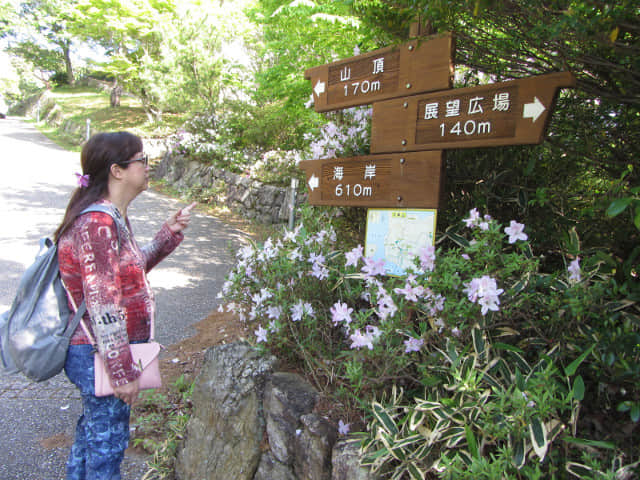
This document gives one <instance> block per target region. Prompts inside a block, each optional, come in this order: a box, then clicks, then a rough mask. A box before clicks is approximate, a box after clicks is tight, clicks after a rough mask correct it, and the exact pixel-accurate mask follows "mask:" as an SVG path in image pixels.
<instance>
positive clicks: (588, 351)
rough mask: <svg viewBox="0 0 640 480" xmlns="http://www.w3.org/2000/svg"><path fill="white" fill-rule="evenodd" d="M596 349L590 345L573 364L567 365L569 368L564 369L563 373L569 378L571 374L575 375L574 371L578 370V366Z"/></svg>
mask: <svg viewBox="0 0 640 480" xmlns="http://www.w3.org/2000/svg"><path fill="white" fill-rule="evenodd" d="M595 347H596V345H595V344H593V345H591V346H590V347H589V348H587V349H586V350H585V351H584V352H582V355H580V356H579V357H578V358H576V359H575V360H574V361H573V362H571V363H570V364H569V366H568V367H567V368H565V369H564V373H565V374H566V375H567V376H568V377H570V376H572V375H573V374H575V373H576V370H578V367H579V366H580V364H581V363H582V362H583V361H584V359H585V358H587V356H589V354H591V352H593V349H594V348H595Z"/></svg>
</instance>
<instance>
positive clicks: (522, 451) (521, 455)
mask: <svg viewBox="0 0 640 480" xmlns="http://www.w3.org/2000/svg"><path fill="white" fill-rule="evenodd" d="M526 458H527V456H526V440H525V439H524V437H523V438H518V439H516V441H515V442H513V464H514V465H515V467H516V468H517V469H518V470H520V469H521V468H522V467H523V466H524V462H525V460H526Z"/></svg>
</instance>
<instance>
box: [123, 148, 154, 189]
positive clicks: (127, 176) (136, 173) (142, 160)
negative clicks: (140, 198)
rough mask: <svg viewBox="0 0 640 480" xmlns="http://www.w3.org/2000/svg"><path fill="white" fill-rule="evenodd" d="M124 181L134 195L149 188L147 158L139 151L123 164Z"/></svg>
mask: <svg viewBox="0 0 640 480" xmlns="http://www.w3.org/2000/svg"><path fill="white" fill-rule="evenodd" d="M125 164H126V168H125V169H124V177H123V179H124V181H125V182H127V184H128V185H130V186H131V188H132V190H134V191H135V193H136V195H137V194H139V193H141V192H143V191H145V190H146V189H147V188H148V187H149V158H148V157H147V155H145V153H144V152H142V151H140V152H138V153H136V154H135V155H133V156H132V157H131V158H130V159H129V160H127V161H126V162H125Z"/></svg>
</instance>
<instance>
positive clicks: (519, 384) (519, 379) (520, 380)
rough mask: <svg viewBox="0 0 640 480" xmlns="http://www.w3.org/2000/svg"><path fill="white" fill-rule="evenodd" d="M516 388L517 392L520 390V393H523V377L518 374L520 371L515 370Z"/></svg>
mask: <svg viewBox="0 0 640 480" xmlns="http://www.w3.org/2000/svg"><path fill="white" fill-rule="evenodd" d="M516 387H518V390H520V391H521V392H524V391H525V390H526V386H525V384H524V377H523V376H522V374H521V373H520V369H516Z"/></svg>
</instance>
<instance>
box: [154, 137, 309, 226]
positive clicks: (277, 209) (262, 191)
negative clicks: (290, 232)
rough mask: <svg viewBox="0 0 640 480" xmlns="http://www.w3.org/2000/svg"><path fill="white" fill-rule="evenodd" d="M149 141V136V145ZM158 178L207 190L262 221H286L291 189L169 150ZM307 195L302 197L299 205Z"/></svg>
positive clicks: (158, 169)
mask: <svg viewBox="0 0 640 480" xmlns="http://www.w3.org/2000/svg"><path fill="white" fill-rule="evenodd" d="M146 146H147V141H146V140H145V148H146ZM153 176H154V178H155V179H157V180H159V179H163V180H165V181H166V182H168V183H169V184H170V185H172V186H173V187H175V188H178V189H190V190H192V191H200V192H206V193H207V194H208V195H210V196H212V197H214V199H215V201H216V203H218V204H220V205H225V206H227V207H229V209H231V210H233V211H236V212H238V213H240V214H241V215H243V216H244V217H245V218H249V219H255V220H257V221H259V222H261V223H286V222H287V221H288V219H289V212H290V205H291V195H292V193H291V189H290V188H282V187H275V186H273V185H264V184H262V183H260V182H258V181H256V180H252V179H251V178H249V177H247V176H244V175H237V174H235V173H231V172H227V171H225V170H221V169H218V168H215V167H213V166H210V165H204V164H202V163H200V162H196V161H190V160H188V159H187V158H185V157H183V156H181V155H176V154H171V153H168V152H167V153H165V155H164V157H163V158H162V160H161V161H160V163H159V164H157V165H156V167H155V169H154V174H153ZM302 200H303V199H302V198H299V199H298V201H297V205H299V204H300V203H301V201H302Z"/></svg>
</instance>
